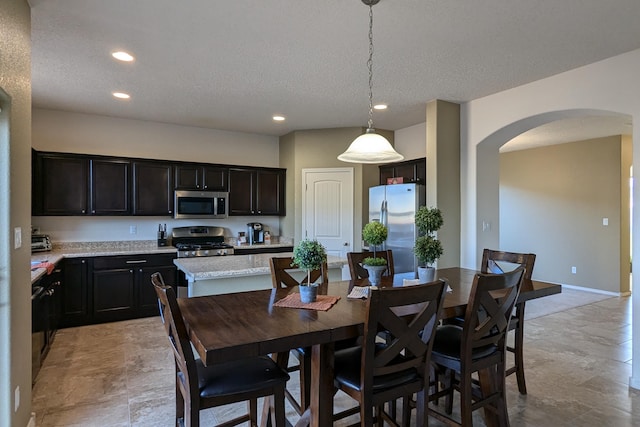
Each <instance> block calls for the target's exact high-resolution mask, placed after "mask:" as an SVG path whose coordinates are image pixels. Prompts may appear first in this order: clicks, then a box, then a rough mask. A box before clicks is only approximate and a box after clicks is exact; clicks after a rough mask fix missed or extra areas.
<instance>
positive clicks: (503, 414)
mask: <svg viewBox="0 0 640 427" xmlns="http://www.w3.org/2000/svg"><path fill="white" fill-rule="evenodd" d="M523 276H524V267H518V268H516V269H515V270H513V271H510V272H507V273H503V274H486V273H477V274H476V275H475V276H474V279H473V284H472V287H471V293H470V295H469V302H468V304H467V307H466V311H465V317H464V319H465V320H464V322H463V324H462V326H460V325H457V324H444V325H442V326H439V327H438V329H437V330H436V334H435V338H434V342H433V351H432V354H431V362H432V364H433V366H434V372H435V374H434V377H435V380H436V381H435V382H434V392H433V393H432V394H431V396H430V398H429V400H437V399H438V398H440V397H442V396H446V397H447V399H446V403H445V410H444V412H442V411H441V410H438V409H437V407H433V406H432V407H431V411H430V414H431V415H433V416H434V418H437V419H438V420H440V421H442V422H444V423H445V424H447V425H454V426H465V427H466V426H471V425H472V421H471V420H472V412H473V411H475V410H477V409H480V408H485V412H486V410H488V411H489V412H491V413H493V415H494V416H496V417H498V419H499V425H501V426H508V425H509V415H508V413H507V404H506V390H505V388H506V387H505V375H504V372H505V358H506V356H505V345H506V335H507V330H508V327H509V321H510V319H511V312H512V311H513V307H514V306H515V303H516V300H517V299H518V294H519V292H520V286H521V284H522V278H523ZM474 373H478V377H479V378H480V381H474V379H473V377H472V375H473V374H474ZM440 385H442V386H443V387H444V388H443V389H442V390H440V389H439V388H440ZM456 390H457V391H458V392H459V393H460V421H459V422H458V421H457V420H456V419H454V418H453V417H452V415H451V414H452V412H453V411H452V406H453V405H452V402H453V393H454V391H456Z"/></svg>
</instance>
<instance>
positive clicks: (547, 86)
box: [460, 50, 640, 388]
mask: <svg viewBox="0 0 640 427" xmlns="http://www.w3.org/2000/svg"><path fill="white" fill-rule="evenodd" d="M638 75H640V50H635V51H632V52H629V53H626V54H623V55H619V56H616V57H613V58H609V59H607V60H604V61H600V62H597V63H594V64H591V65H588V66H585V67H581V68H578V69H575V70H572V71H568V72H565V73H562V74H558V75H556V76H552V77H549V78H547V79H543V80H539V81H536V82H533V83H530V84H527V85H523V86H519V87H517V88H514V89H510V90H507V91H503V92H500V93H497V94H494V95H491V96H487V97H485V98H481V99H477V100H473V101H471V102H468V103H466V104H464V105H462V111H461V113H462V116H461V171H462V173H461V174H462V176H461V180H462V209H461V213H462V221H461V240H462V243H461V248H462V253H461V259H460V262H461V265H462V266H466V267H476V266H477V265H478V259H479V254H480V248H482V247H483V246H487V247H490V246H494V245H496V244H499V235H498V230H499V227H496V226H494V227H492V228H491V230H489V231H487V232H481V231H479V227H478V224H480V223H481V222H482V221H483V220H486V221H491V222H492V223H493V224H499V194H498V188H499V156H498V148H499V147H500V146H501V145H503V144H504V143H505V142H506V141H508V140H510V139H511V138H513V137H514V136H516V135H519V134H520V133H522V132H524V131H526V130H529V129H531V128H534V127H537V126H539V125H542V124H545V123H549V122H551V121H555V120H558V119H561V118H565V117H580V116H586V115H606V114H615V115H624V116H627V117H630V118H631V119H632V121H633V123H636V124H637V123H640V85H638V84H637V80H638ZM633 146H634V150H633V164H634V169H635V170H639V169H640V132H635V133H634V135H633ZM633 197H634V199H635V200H640V186H637V185H636V186H635V188H634V193H633ZM632 224H633V225H632V230H633V246H634V247H636V248H638V247H640V210H638V209H636V210H635V211H634V213H633V218H632ZM633 287H634V289H640V276H639V275H634V277H633ZM633 312H634V313H635V314H636V315H634V316H633V325H632V329H633V342H634V345H633V353H632V356H633V368H632V370H633V375H632V377H631V379H630V384H631V386H632V387H635V388H640V316H638V313H640V293H638V292H636V293H634V294H633Z"/></svg>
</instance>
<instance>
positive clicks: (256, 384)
mask: <svg viewBox="0 0 640 427" xmlns="http://www.w3.org/2000/svg"><path fill="white" fill-rule="evenodd" d="M151 283H152V284H153V286H154V288H155V290H156V294H157V296H158V305H159V307H160V319H161V320H162V323H163V324H164V327H165V330H166V332H167V335H168V337H169V343H170V345H171V349H172V350H173V356H174V359H175V368H176V375H175V380H176V426H183V427H198V426H199V425H200V410H202V409H207V408H212V407H215V406H221V405H227V404H229V403H236V402H243V401H247V404H248V413H247V414H245V415H241V416H237V417H236V418H234V419H233V420H229V421H228V422H226V423H224V424H223V425H224V426H234V425H238V424H240V423H243V422H247V421H248V422H249V423H250V425H253V426H255V425H257V423H258V409H257V406H258V398H260V397H265V398H268V399H273V400H272V401H271V403H270V405H272V406H273V409H274V411H273V412H272V411H271V410H270V409H271V408H270V409H269V411H265V412H272V418H271V420H270V421H271V423H272V425H273V424H275V425H276V426H284V425H285V423H286V420H285V408H284V390H285V385H286V382H287V381H288V380H289V374H287V373H286V372H285V371H284V370H282V369H280V367H279V366H278V365H277V364H276V362H274V361H273V360H272V359H271V358H270V357H267V356H261V357H252V358H249V359H240V360H234V361H231V362H225V363H219V364H214V365H210V366H205V365H204V364H203V363H202V361H201V360H200V359H198V360H196V359H195V358H194V355H193V350H192V348H191V341H190V340H189V336H188V335H187V329H186V325H185V323H184V320H183V318H182V314H181V312H180V307H179V306H178V301H177V299H176V294H175V292H174V290H173V288H172V287H171V286H167V285H165V284H164V280H163V279H162V275H161V274H160V273H153V274H152V275H151ZM271 396H273V398H272V397H271ZM267 402H269V400H268V401H267ZM263 421H265V420H263Z"/></svg>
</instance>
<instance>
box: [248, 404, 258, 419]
mask: <svg viewBox="0 0 640 427" xmlns="http://www.w3.org/2000/svg"><path fill="white" fill-rule="evenodd" d="M247 406H248V409H249V425H252V426H257V425H258V399H249V401H248V402H247Z"/></svg>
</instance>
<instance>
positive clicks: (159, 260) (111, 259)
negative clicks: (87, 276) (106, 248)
mask: <svg viewBox="0 0 640 427" xmlns="http://www.w3.org/2000/svg"><path fill="white" fill-rule="evenodd" d="M175 257H176V255H175V254H162V255H157V254H150V255H130V256H128V255H117V256H107V257H96V258H94V259H93V269H94V270H111V269H118V268H136V267H161V266H166V265H172V264H173V259H174V258H175Z"/></svg>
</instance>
